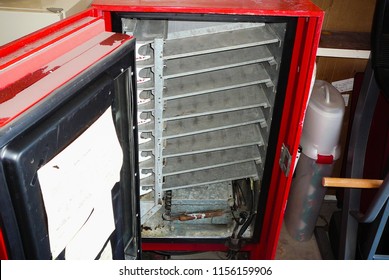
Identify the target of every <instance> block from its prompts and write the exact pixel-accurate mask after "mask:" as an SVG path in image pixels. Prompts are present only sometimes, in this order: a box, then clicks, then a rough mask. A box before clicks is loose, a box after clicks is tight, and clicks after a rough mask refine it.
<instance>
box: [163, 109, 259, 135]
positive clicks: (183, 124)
mask: <svg viewBox="0 0 389 280" xmlns="http://www.w3.org/2000/svg"><path fill="white" fill-rule="evenodd" d="M265 122H266V119H265V117H264V115H263V112H262V110H261V109H260V108H253V109H248V110H238V111H229V112H224V113H219V114H211V115H206V116H199V117H191V118H186V119H179V120H173V121H168V122H166V128H165V129H164V132H163V138H164V139H168V138H175V137H182V136H187V135H192V134H197V133H203V132H209V131H214V130H219V129H225V128H231V127H238V126H242V125H247V124H253V123H265Z"/></svg>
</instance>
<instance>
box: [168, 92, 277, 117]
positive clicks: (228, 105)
mask: <svg viewBox="0 0 389 280" xmlns="http://www.w3.org/2000/svg"><path fill="white" fill-rule="evenodd" d="M269 106H270V103H269V100H268V99H267V97H266V94H265V92H264V90H263V88H262V86H260V85H254V86H247V87H241V88H236V89H230V90H224V91H218V92H213V93H208V94H203V95H198V96H191V97H188V98H180V99H173V100H168V101H166V103H165V107H166V108H168V109H166V110H165V111H164V113H163V118H164V120H176V119H181V118H188V117H194V116H204V115H208V114H216V113H222V112H232V111H236V110H242V109H249V108H255V107H264V108H267V107H269Z"/></svg>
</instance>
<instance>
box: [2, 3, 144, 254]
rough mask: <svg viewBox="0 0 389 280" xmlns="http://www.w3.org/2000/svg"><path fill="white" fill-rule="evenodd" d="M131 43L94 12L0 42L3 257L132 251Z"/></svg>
mask: <svg viewBox="0 0 389 280" xmlns="http://www.w3.org/2000/svg"><path fill="white" fill-rule="evenodd" d="M134 48H135V42H134V40H133V39H132V38H131V37H130V36H128V35H125V34H117V33H112V32H107V31H105V23H104V20H103V19H102V18H100V17H99V16H98V15H97V13H96V11H95V10H87V11H86V12H84V13H81V14H79V15H77V16H75V17H72V18H71V19H69V20H66V21H61V22H59V23H57V24H55V25H51V26H50V27H48V28H46V29H43V30H40V31H38V32H35V33H33V34H31V35H29V36H27V37H23V38H21V39H20V40H18V41H14V42H12V43H10V44H8V45H5V46H3V47H2V48H0V80H1V83H0V227H1V232H0V233H1V235H0V237H1V240H0V241H1V242H0V243H1V252H2V253H1V256H2V258H10V259H137V258H138V257H139V255H140V248H141V247H140V234H139V204H138V201H137V197H138V196H139V179H138V174H137V173H136V170H138V167H137V164H138V153H137V145H138V143H137V141H138V140H137V138H138V137H137V125H136V119H137V118H136V111H137V109H136V102H134V101H135V98H136V83H135V74H134V70H135V69H134Z"/></svg>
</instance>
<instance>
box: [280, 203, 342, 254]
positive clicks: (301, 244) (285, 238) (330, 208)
mask: <svg viewBox="0 0 389 280" xmlns="http://www.w3.org/2000/svg"><path fill="white" fill-rule="evenodd" d="M336 210H338V208H337V207H336V201H335V200H333V199H332V198H331V197H329V199H328V200H325V201H324V202H323V204H322V207H321V211H320V216H319V218H318V220H317V223H316V226H319V227H326V226H328V223H329V221H330V219H331V215H332V213H333V212H334V211H336ZM276 259H277V260H321V259H322V256H321V253H320V250H319V246H318V243H317V240H316V238H315V235H314V234H313V236H312V238H311V239H310V240H308V241H297V240H295V239H293V238H292V237H291V236H290V235H289V233H288V232H287V230H286V228H285V225H283V227H282V229H281V234H280V238H279V241H278V247H277V252H276Z"/></svg>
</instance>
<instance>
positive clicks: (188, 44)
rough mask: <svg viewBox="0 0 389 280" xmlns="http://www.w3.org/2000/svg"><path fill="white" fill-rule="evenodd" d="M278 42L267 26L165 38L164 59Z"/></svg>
mask: <svg viewBox="0 0 389 280" xmlns="http://www.w3.org/2000/svg"><path fill="white" fill-rule="evenodd" d="M278 42H279V38H278V37H277V35H276V34H275V33H274V32H273V31H272V30H271V29H269V28H267V26H260V27H255V28H248V29H240V30H233V31H226V32H219V33H213V34H205V35H199V36H189V37H187V38H178V39H170V40H169V39H168V40H166V46H165V51H164V59H173V58H179V57H188V56H193V55H199V54H205V53H211V52H221V51H227V50H233V49H240V48H246V47H253V46H259V45H265V44H271V43H278Z"/></svg>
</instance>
